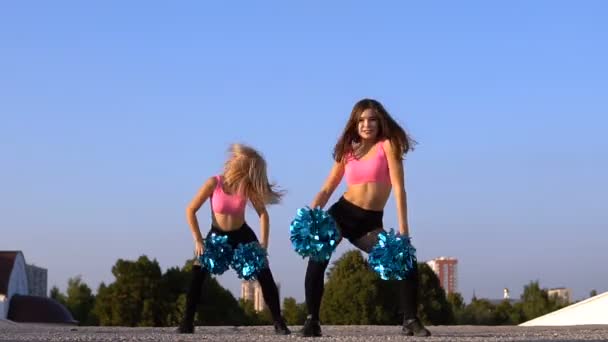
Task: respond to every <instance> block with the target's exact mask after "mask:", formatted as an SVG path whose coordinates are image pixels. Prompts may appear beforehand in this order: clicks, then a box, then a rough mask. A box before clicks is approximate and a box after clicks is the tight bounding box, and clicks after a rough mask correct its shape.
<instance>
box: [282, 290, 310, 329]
mask: <svg viewBox="0 0 608 342" xmlns="http://www.w3.org/2000/svg"><path fill="white" fill-rule="evenodd" d="M283 317H284V318H285V320H286V321H287V324H289V325H302V324H304V321H305V320H306V305H305V304H304V303H300V304H298V303H296V299H295V298H293V297H287V298H285V299H284V300H283Z"/></svg>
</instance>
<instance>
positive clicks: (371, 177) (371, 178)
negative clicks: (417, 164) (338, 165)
mask: <svg viewBox="0 0 608 342" xmlns="http://www.w3.org/2000/svg"><path fill="white" fill-rule="evenodd" d="M383 142H384V141H379V142H378V143H377V144H376V153H375V154H374V155H372V156H369V157H367V158H365V159H356V158H355V157H354V156H353V155H352V153H350V154H349V155H348V157H347V159H346V165H345V166H344V177H345V178H346V184H348V185H353V184H361V183H388V184H390V183H391V178H390V175H389V171H388V161H387V159H386V154H385V153H384V147H382V143H383Z"/></svg>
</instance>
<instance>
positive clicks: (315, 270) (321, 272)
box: [302, 260, 329, 336]
mask: <svg viewBox="0 0 608 342" xmlns="http://www.w3.org/2000/svg"><path fill="white" fill-rule="evenodd" d="M327 265H329V261H326V262H317V261H313V260H308V267H307V268H306V278H305V279H304V289H305V295H306V308H307V309H308V317H306V322H304V326H303V327H302V335H303V336H321V335H322V333H321V324H320V323H319V312H320V311H321V299H322V298H323V290H324V285H325V270H326V269H327Z"/></svg>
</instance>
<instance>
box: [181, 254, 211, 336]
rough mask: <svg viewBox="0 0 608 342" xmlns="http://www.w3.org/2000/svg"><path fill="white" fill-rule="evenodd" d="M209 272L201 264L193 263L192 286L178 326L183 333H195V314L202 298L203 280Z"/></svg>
mask: <svg viewBox="0 0 608 342" xmlns="http://www.w3.org/2000/svg"><path fill="white" fill-rule="evenodd" d="M207 273H208V272H207V270H205V269H204V268H201V266H200V265H192V280H191V281H190V288H189V289H188V294H187V296H186V310H185V311H184V317H183V319H182V322H181V323H180V325H179V328H178V332H179V333H181V334H192V333H194V315H195V314H196V307H197V306H198V303H199V301H200V299H201V291H202V288H203V282H204V281H205V278H206V277H207Z"/></svg>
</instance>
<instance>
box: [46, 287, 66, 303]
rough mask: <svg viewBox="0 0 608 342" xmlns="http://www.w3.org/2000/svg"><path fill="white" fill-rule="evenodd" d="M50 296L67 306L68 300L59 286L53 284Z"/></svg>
mask: <svg viewBox="0 0 608 342" xmlns="http://www.w3.org/2000/svg"><path fill="white" fill-rule="evenodd" d="M50 297H51V298H52V299H54V300H56V301H57V302H59V303H60V304H62V305H64V306H65V302H66V298H65V295H64V294H63V293H61V291H59V288H58V287H57V286H53V287H52V288H51V294H50Z"/></svg>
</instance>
